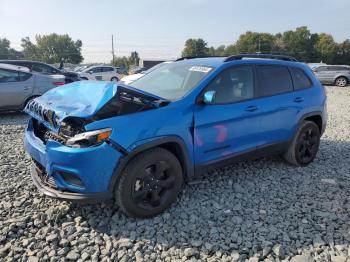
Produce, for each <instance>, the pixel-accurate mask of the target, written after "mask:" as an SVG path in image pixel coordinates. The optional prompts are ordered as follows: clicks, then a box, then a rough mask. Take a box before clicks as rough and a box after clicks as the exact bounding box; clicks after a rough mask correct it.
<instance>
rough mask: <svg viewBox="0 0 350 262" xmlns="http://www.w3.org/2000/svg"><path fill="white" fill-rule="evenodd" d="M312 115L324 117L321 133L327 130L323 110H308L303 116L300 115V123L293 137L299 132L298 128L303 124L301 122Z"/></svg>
mask: <svg viewBox="0 0 350 262" xmlns="http://www.w3.org/2000/svg"><path fill="white" fill-rule="evenodd" d="M311 116H319V117H321V119H322V128H321V135H322V134H323V132H324V130H325V123H324V119H323V116H322V112H321V111H312V112H308V113H306V114H304V115H302V117H300V119H299V121H298V125H297V126H296V129H295V130H294V135H293V138H294V136H295V134H296V133H297V132H298V128H299V127H300V126H301V123H302V122H303V121H305V119H306V118H308V117H311Z"/></svg>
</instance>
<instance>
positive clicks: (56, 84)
mask: <svg viewBox="0 0 350 262" xmlns="http://www.w3.org/2000/svg"><path fill="white" fill-rule="evenodd" d="M52 84H53V85H54V86H63V85H64V82H53V83H52Z"/></svg>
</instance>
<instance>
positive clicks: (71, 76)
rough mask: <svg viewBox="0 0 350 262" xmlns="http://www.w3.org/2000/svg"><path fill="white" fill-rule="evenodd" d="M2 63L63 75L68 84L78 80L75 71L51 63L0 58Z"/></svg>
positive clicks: (37, 71) (46, 73)
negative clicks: (59, 67)
mask: <svg viewBox="0 0 350 262" xmlns="http://www.w3.org/2000/svg"><path fill="white" fill-rule="evenodd" d="M0 63H2V64H11V65H18V66H24V67H27V68H29V69H30V71H33V72H36V73H41V74H45V75H63V76H64V77H65V81H64V82H65V83H66V84H69V83H72V82H75V81H80V78H79V75H78V74H77V73H76V72H71V71H65V70H60V69H58V68H56V67H53V66H51V65H48V64H45V63H42V62H38V61H29V60H0Z"/></svg>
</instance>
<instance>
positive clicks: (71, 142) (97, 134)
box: [66, 128, 112, 148]
mask: <svg viewBox="0 0 350 262" xmlns="http://www.w3.org/2000/svg"><path fill="white" fill-rule="evenodd" d="M111 133H112V129H111V128H104V129H99V130H94V131H88V132H84V133H81V134H77V135H75V136H73V137H72V138H69V139H68V140H67V142H66V146H69V147H79V148H80V147H91V146H98V145H100V144H102V143H103V142H105V141H106V140H107V139H108V138H109V136H110V135H111Z"/></svg>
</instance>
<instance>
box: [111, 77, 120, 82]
mask: <svg viewBox="0 0 350 262" xmlns="http://www.w3.org/2000/svg"><path fill="white" fill-rule="evenodd" d="M111 81H115V82H118V81H119V79H118V77H112V78H111Z"/></svg>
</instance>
